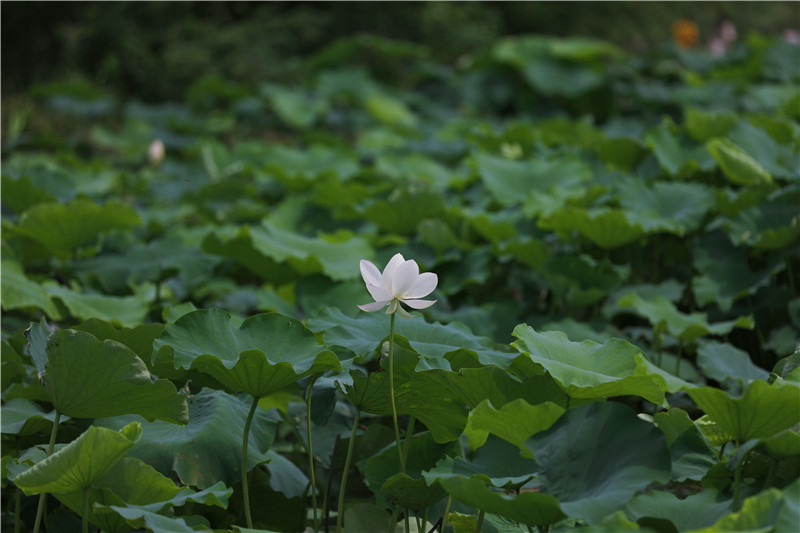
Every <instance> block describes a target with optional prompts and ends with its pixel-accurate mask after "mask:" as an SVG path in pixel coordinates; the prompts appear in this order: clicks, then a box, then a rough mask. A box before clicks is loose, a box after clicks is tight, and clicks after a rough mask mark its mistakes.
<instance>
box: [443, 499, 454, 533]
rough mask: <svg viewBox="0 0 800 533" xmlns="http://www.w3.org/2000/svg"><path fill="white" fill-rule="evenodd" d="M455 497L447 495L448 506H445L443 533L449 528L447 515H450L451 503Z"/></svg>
mask: <svg viewBox="0 0 800 533" xmlns="http://www.w3.org/2000/svg"><path fill="white" fill-rule="evenodd" d="M452 501H453V497H452V496H450V495H449V494H448V495H447V505H445V506H444V516H443V517H442V533H444V530H445V529H446V528H447V515H449V514H450V503H452Z"/></svg>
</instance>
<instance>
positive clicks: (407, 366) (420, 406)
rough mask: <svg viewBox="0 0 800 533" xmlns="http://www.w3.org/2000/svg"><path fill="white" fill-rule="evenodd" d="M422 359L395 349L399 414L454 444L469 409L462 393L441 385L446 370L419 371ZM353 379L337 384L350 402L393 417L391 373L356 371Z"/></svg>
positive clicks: (395, 379)
mask: <svg viewBox="0 0 800 533" xmlns="http://www.w3.org/2000/svg"><path fill="white" fill-rule="evenodd" d="M418 359H419V355H418V354H416V353H413V352H410V351H408V350H403V349H402V348H401V347H398V346H396V347H395V353H394V373H395V376H394V398H395V406H396V409H397V414H399V415H400V414H402V415H413V416H415V417H416V418H418V419H419V420H420V421H421V422H422V423H423V424H425V425H426V426H427V427H428V429H430V431H431V433H432V435H433V438H434V439H435V440H436V442H439V443H446V442H450V441H454V440H456V439H458V437H459V435H461V432H462V431H463V430H464V426H465V424H466V423H467V408H466V406H465V405H464V403H463V401H462V400H461V398H460V393H459V392H457V391H451V390H448V389H446V388H442V387H439V386H438V385H439V383H440V382H441V381H443V380H442V379H441V375H442V373H443V372H444V371H441V370H430V371H423V372H415V371H414V368H415V367H416V365H417V361H418ZM386 364H388V362H387V363H386ZM384 370H385V369H384ZM350 378H351V380H352V381H351V382H350V383H348V382H347V381H345V380H341V381H339V382H337V387H339V390H340V391H341V392H342V394H344V396H345V397H346V398H347V400H348V401H349V402H350V403H352V404H353V405H354V406H356V407H357V408H359V409H361V410H362V411H365V412H368V413H374V414H380V415H389V414H392V406H391V401H390V388H389V372H388V371H382V372H373V373H371V374H368V375H367V374H364V373H362V372H360V371H357V370H352V371H351V372H350ZM395 472H397V470H396V471H395Z"/></svg>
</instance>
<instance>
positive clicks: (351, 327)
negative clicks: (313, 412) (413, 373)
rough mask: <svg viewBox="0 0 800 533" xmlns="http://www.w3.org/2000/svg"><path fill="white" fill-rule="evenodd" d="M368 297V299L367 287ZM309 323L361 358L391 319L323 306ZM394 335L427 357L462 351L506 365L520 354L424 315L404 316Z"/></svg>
mask: <svg viewBox="0 0 800 533" xmlns="http://www.w3.org/2000/svg"><path fill="white" fill-rule="evenodd" d="M365 297H366V298H369V294H367V293H366V290H365ZM308 325H309V327H310V328H311V329H312V330H313V331H315V332H322V335H323V338H324V339H325V342H326V343H327V344H329V345H333V344H338V345H341V346H346V347H348V348H350V349H351V350H353V351H354V352H355V353H356V354H358V355H359V356H362V357H365V356H368V355H370V354H372V353H374V352H375V350H376V349H377V348H378V347H379V346H380V345H381V343H382V342H383V341H384V339H386V337H387V336H388V333H389V319H388V318H387V317H386V316H384V315H383V314H381V313H360V314H359V315H357V316H355V317H352V316H347V315H345V314H344V313H343V312H342V311H340V310H339V309H336V308H328V309H323V310H322V311H321V312H320V314H319V315H317V316H316V317H314V318H311V319H309V321H308ZM395 335H396V336H402V337H405V338H406V339H407V340H408V343H409V345H410V347H411V348H412V349H413V350H414V351H416V352H417V353H419V354H422V355H424V356H425V358H427V359H437V358H446V359H450V358H452V357H453V356H455V355H456V354H455V352H459V351H463V352H470V354H474V357H475V358H477V359H478V361H479V362H480V364H484V365H489V364H496V365H497V366H500V367H501V368H506V367H508V366H509V365H510V364H511V363H512V362H513V359H514V358H516V357H517V356H518V355H517V354H509V353H505V352H502V351H500V350H497V349H495V347H494V343H493V342H492V340H491V339H489V338H487V337H480V336H477V335H474V334H473V333H472V332H471V331H470V330H469V328H467V327H466V326H464V325H463V324H459V323H450V324H447V325H444V324H439V323H432V324H431V323H428V322H425V321H424V320H422V319H421V317H417V318H413V319H403V320H398V321H397V323H396V324H395ZM443 364H445V363H440V366H441V365H443ZM470 366H477V365H470Z"/></svg>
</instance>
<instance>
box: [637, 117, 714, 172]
mask: <svg viewBox="0 0 800 533" xmlns="http://www.w3.org/2000/svg"><path fill="white" fill-rule="evenodd" d="M645 145H647V146H648V147H649V148H650V149H651V150H652V151H653V155H655V157H656V159H657V160H658V163H659V164H660V165H661V168H663V169H664V170H666V171H667V174H669V175H670V176H678V175H681V174H682V173H684V172H687V170H688V169H691V168H697V167H699V166H700V165H701V164H703V163H704V162H703V161H699V160H700V159H702V158H703V157H704V156H705V157H706V158H708V154H705V153H701V152H699V151H698V150H693V149H692V148H691V147H689V146H688V143H687V142H686V140H685V139H682V138H680V137H678V136H677V135H675V134H674V133H673V132H672V131H671V130H670V125H669V124H660V125H659V126H657V127H655V128H653V129H652V130H650V131H649V132H647V134H646V135H645ZM712 164H713V161H712Z"/></svg>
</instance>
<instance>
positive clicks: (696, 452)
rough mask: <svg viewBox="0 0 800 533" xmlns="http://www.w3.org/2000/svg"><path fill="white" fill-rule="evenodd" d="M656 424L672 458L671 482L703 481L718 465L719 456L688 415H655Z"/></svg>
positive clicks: (675, 412) (678, 412)
mask: <svg viewBox="0 0 800 533" xmlns="http://www.w3.org/2000/svg"><path fill="white" fill-rule="evenodd" d="M653 421H654V422H655V424H656V425H657V426H658V429H660V430H661V431H663V432H664V436H665V437H666V439H667V445H668V446H669V452H670V455H671V456H672V479H673V480H674V481H685V480H686V479H696V480H700V479H703V476H705V474H706V472H708V469H709V468H711V467H712V466H714V465H715V464H717V455H716V452H715V451H714V449H713V448H712V447H711V443H709V441H708V439H707V438H706V437H705V435H703V432H702V431H701V430H700V428H699V427H698V426H697V424H695V423H694V422H693V421H692V419H691V418H689V415H688V414H687V413H686V411H684V410H682V409H670V410H669V411H667V412H661V413H656V415H655V416H654V417H653Z"/></svg>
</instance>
